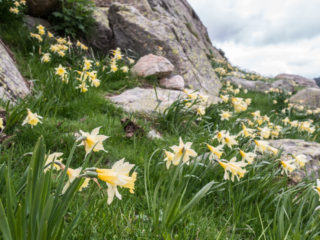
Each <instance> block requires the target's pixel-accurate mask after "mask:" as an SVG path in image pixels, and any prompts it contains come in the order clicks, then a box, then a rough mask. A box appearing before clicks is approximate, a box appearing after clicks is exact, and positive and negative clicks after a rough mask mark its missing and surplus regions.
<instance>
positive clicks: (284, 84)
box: [225, 77, 295, 92]
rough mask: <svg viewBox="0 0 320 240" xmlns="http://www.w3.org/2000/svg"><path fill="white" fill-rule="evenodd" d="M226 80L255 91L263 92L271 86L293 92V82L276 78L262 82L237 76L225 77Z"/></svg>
mask: <svg viewBox="0 0 320 240" xmlns="http://www.w3.org/2000/svg"><path fill="white" fill-rule="evenodd" d="M225 80H226V81H230V82H231V83H232V84H234V85H236V86H239V85H240V86H242V87H243V88H244V89H248V90H250V91H256V92H265V91H268V90H270V89H271V88H278V89H281V90H283V91H286V92H293V90H294V89H295V84H293V83H292V82H290V81H286V80H277V81H274V82H263V81H259V80H257V81H251V80H247V79H243V78H237V77H226V78H225Z"/></svg>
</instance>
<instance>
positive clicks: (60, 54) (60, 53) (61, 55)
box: [58, 51, 66, 57]
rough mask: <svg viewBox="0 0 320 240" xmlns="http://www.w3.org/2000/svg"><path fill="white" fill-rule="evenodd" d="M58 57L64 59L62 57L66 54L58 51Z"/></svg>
mask: <svg viewBox="0 0 320 240" xmlns="http://www.w3.org/2000/svg"><path fill="white" fill-rule="evenodd" d="M58 55H59V56H60V57H64V56H65V55H66V53H65V52H64V51H59V52H58Z"/></svg>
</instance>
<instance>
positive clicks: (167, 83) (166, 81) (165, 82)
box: [160, 75, 184, 90]
mask: <svg viewBox="0 0 320 240" xmlns="http://www.w3.org/2000/svg"><path fill="white" fill-rule="evenodd" d="M160 86H161V87H163V88H167V89H176V90H183V89H184V79H183V77H182V76H180V75H175V76H173V77H171V78H162V79H161V80H160Z"/></svg>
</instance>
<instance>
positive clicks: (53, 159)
mask: <svg viewBox="0 0 320 240" xmlns="http://www.w3.org/2000/svg"><path fill="white" fill-rule="evenodd" d="M62 155H63V153H61V152H55V153H51V154H50V155H49V156H48V157H47V160H46V163H45V164H44V166H45V169H44V172H46V171H48V170H49V169H50V168H51V164H53V167H54V169H56V170H60V169H61V167H60V166H61V163H62V159H60V157H61V156H62ZM59 163H60V164H59Z"/></svg>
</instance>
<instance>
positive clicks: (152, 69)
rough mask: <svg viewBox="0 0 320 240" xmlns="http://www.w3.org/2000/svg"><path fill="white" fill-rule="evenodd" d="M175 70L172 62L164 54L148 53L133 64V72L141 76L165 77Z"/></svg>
mask: <svg viewBox="0 0 320 240" xmlns="http://www.w3.org/2000/svg"><path fill="white" fill-rule="evenodd" d="M173 70H174V66H173V65H172V63H171V62H170V61H169V60H168V59H166V58H165V57H162V56H156V55H153V54H148V55H146V56H143V57H142V58H140V59H139V61H138V62H137V63H136V64H135V65H134V66H133V68H132V70H131V72H132V73H133V74H134V75H137V76H139V77H150V76H155V77H159V78H161V77H165V76H168V75H170V74H171V73H172V72H173Z"/></svg>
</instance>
